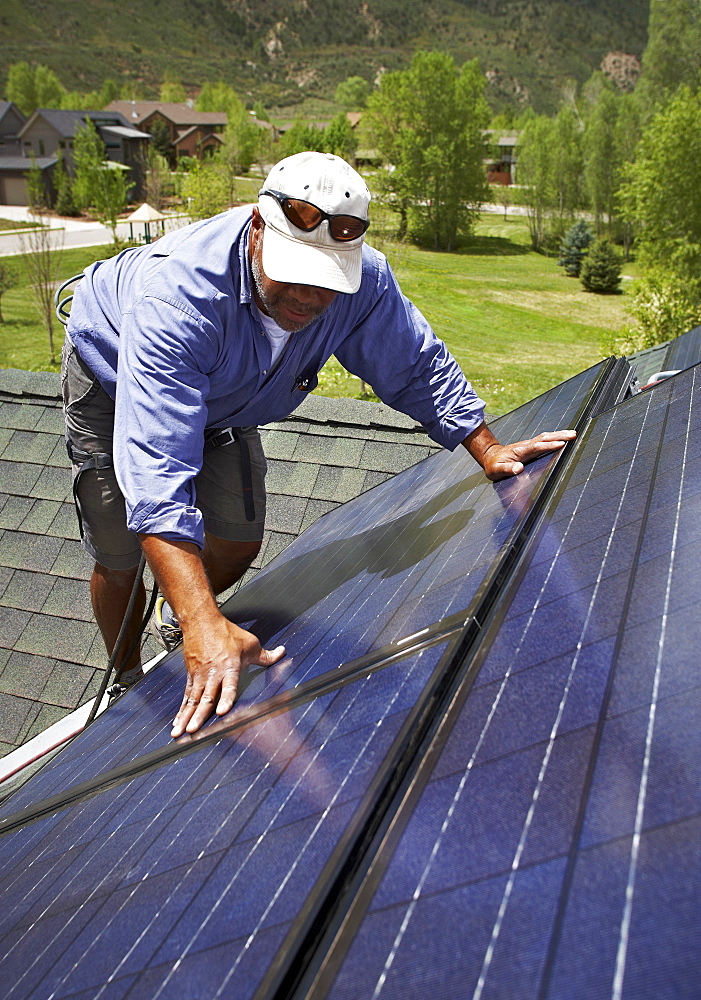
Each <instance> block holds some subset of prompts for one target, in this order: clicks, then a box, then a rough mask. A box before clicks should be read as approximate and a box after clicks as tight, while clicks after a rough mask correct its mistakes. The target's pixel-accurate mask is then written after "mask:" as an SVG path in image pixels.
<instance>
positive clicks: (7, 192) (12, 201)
mask: <svg viewBox="0 0 701 1000" xmlns="http://www.w3.org/2000/svg"><path fill="white" fill-rule="evenodd" d="M0 194H2V203H3V205H26V204H27V182H26V181H25V179H24V177H3V178H2V182H1V185H0Z"/></svg>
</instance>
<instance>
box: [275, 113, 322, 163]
mask: <svg viewBox="0 0 701 1000" xmlns="http://www.w3.org/2000/svg"><path fill="white" fill-rule="evenodd" d="M324 133H325V129H323V128H317V127H316V125H307V123H306V122H304V121H302V119H301V118H297V119H296V121H295V122H294V124H293V125H292V127H291V128H288V130H287V131H286V132H285V134H284V135H283V137H282V139H281V141H280V146H281V149H282V155H283V156H292V155H294V153H303V152H304V151H305V150H308V149H311V150H315V151H316V152H317V153H323V152H324V144H325V141H326V140H325V135H324Z"/></svg>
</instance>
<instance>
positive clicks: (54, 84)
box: [6, 62, 66, 115]
mask: <svg viewBox="0 0 701 1000" xmlns="http://www.w3.org/2000/svg"><path fill="white" fill-rule="evenodd" d="M6 93H7V99H8V101H14V103H15V104H16V105H17V107H18V108H19V109H20V111H21V112H22V113H23V114H25V115H31V113H32V112H33V111H36V109H37V108H60V107H62V102H63V97H64V95H65V93H66V90H65V88H64V87H63V86H62V85H61V83H60V82H59V79H58V77H57V76H56V74H55V73H54V71H53V70H51V69H49V68H48V67H47V66H42V65H38V66H30V65H29V63H27V62H18V63H13V64H12V65H11V66H10V69H9V72H8V77H7V88H6Z"/></svg>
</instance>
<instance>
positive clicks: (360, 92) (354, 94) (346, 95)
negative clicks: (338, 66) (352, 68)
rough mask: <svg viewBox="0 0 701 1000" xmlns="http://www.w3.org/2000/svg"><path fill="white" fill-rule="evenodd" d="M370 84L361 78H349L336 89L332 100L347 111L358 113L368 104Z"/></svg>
mask: <svg viewBox="0 0 701 1000" xmlns="http://www.w3.org/2000/svg"><path fill="white" fill-rule="evenodd" d="M369 95H370V84H369V83H368V81H367V80H365V79H363V77H362V76H349V77H348V79H347V80H344V81H343V82H342V83H339V85H338V86H337V87H336V93H335V94H334V100H335V102H336V104H340V105H341V107H343V108H345V109H346V110H347V111H359V110H360V109H361V108H364V107H365V106H366V105H367V103H368V96H369Z"/></svg>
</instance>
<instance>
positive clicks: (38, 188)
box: [24, 153, 48, 213]
mask: <svg viewBox="0 0 701 1000" xmlns="http://www.w3.org/2000/svg"><path fill="white" fill-rule="evenodd" d="M24 176H25V178H26V181H27V201H28V203H29V207H30V209H31V211H32V212H34V213H36V212H43V211H44V210H45V209H46V208H48V205H47V201H48V199H47V197H46V188H45V187H44V178H43V177H42V174H41V169H40V167H39V164H38V163H37V161H36V157H35V155H34V153H31V154H30V157H29V170H27V171H26V173H25V175H24Z"/></svg>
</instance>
